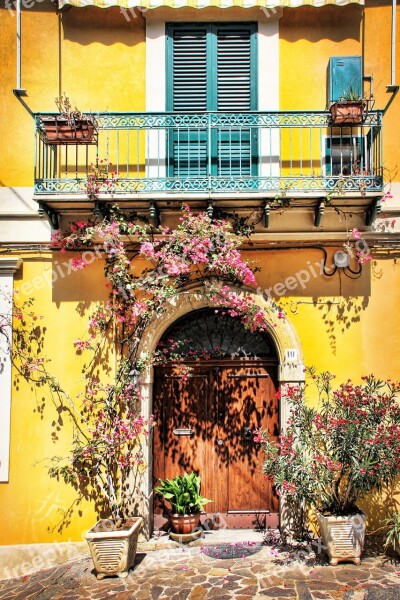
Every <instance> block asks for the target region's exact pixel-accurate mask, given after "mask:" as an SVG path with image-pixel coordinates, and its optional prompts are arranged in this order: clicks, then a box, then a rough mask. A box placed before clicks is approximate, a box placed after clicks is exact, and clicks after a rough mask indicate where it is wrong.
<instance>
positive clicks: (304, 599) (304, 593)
mask: <svg viewBox="0 0 400 600" xmlns="http://www.w3.org/2000/svg"><path fill="white" fill-rule="evenodd" d="M296 592H297V598H298V600H313V597H312V596H311V594H310V589H309V587H308V585H307V584H306V583H305V582H304V581H298V582H297V583H296Z"/></svg>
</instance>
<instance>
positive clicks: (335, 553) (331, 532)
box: [317, 511, 367, 565]
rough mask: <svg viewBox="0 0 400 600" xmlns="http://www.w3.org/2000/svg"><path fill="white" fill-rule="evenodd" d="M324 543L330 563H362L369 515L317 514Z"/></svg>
mask: <svg viewBox="0 0 400 600" xmlns="http://www.w3.org/2000/svg"><path fill="white" fill-rule="evenodd" d="M317 518H318V523H319V527H320V531H321V538H322V543H323V544H324V546H325V550H326V552H327V554H328V556H329V563H330V564H331V565H337V564H338V563H339V562H343V561H349V562H353V563H354V564H356V565H359V564H360V563H361V558H360V557H361V553H362V550H363V547H364V538H365V527H366V520H367V515H365V514H364V513H363V512H362V511H360V512H359V513H357V514H354V515H349V516H334V515H331V516H324V515H322V514H321V513H317Z"/></svg>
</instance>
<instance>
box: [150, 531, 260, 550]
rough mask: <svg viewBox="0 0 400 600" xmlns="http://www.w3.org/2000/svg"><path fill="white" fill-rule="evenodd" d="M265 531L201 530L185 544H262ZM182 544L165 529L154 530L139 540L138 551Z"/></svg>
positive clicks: (163, 548) (196, 545)
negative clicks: (142, 539) (200, 532)
mask: <svg viewBox="0 0 400 600" xmlns="http://www.w3.org/2000/svg"><path fill="white" fill-rule="evenodd" d="M264 536H265V531H256V530H254V529H222V528H221V529H213V530H209V531H206V530H205V531H203V532H202V535H201V537H200V538H198V539H194V540H193V541H191V542H189V543H185V544H184V545H185V546H190V547H192V548H193V547H204V546H219V545H224V544H244V545H245V544H246V543H251V544H262V542H263V540H264ZM178 546H182V543H180V542H177V541H174V540H172V539H171V538H170V537H169V533H167V532H165V531H160V532H155V533H154V534H153V536H152V537H151V538H150V540H148V541H145V542H142V541H140V540H139V543H138V552H150V551H152V550H165V549H168V548H176V547H178Z"/></svg>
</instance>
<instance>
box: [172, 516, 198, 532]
mask: <svg viewBox="0 0 400 600" xmlns="http://www.w3.org/2000/svg"><path fill="white" fill-rule="evenodd" d="M170 519H171V524H172V529H173V530H174V532H175V533H192V531H193V530H194V529H196V527H197V526H198V524H199V522H200V513H195V514H193V515H170Z"/></svg>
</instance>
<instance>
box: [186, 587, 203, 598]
mask: <svg viewBox="0 0 400 600" xmlns="http://www.w3.org/2000/svg"><path fill="white" fill-rule="evenodd" d="M206 596H207V590H206V589H205V588H204V587H202V586H201V585H196V587H195V588H193V589H192V591H191V592H190V594H189V596H188V600H203V598H206Z"/></svg>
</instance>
